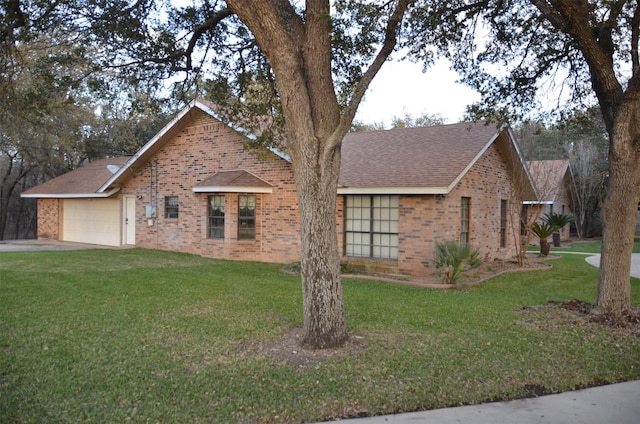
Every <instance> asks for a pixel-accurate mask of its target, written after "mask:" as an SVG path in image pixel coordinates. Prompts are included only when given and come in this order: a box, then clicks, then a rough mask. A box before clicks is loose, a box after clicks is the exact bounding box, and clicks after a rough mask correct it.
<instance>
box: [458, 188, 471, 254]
mask: <svg viewBox="0 0 640 424" xmlns="http://www.w3.org/2000/svg"><path fill="white" fill-rule="evenodd" d="M470 216H471V198H470V197H463V198H462V199H461V201H460V246H462V247H465V246H467V245H468V244H469V221H470Z"/></svg>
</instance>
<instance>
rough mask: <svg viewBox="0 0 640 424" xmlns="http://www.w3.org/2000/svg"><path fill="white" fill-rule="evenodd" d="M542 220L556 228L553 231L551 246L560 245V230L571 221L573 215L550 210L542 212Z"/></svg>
mask: <svg viewBox="0 0 640 424" xmlns="http://www.w3.org/2000/svg"><path fill="white" fill-rule="evenodd" d="M542 221H543V222H546V223H547V224H549V225H550V226H552V227H555V228H556V230H555V231H554V232H553V247H560V230H561V229H562V227H564V226H565V225H567V224H568V223H570V222H572V221H573V217H572V216H571V215H567V214H564V213H555V212H550V213H546V214H544V216H543V217H542Z"/></svg>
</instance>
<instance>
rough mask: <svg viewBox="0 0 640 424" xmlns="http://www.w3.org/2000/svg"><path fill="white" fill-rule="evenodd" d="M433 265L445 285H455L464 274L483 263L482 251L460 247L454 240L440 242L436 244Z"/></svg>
mask: <svg viewBox="0 0 640 424" xmlns="http://www.w3.org/2000/svg"><path fill="white" fill-rule="evenodd" d="M433 263H434V265H435V268H436V273H437V275H439V276H440V278H442V281H443V282H444V283H445V284H455V283H456V282H457V281H458V279H459V277H460V275H461V274H462V272H464V271H467V270H469V269H472V268H475V267H477V266H479V265H480V264H481V263H482V260H481V259H480V250H478V249H475V248H473V247H471V246H470V245H468V244H467V245H464V246H460V245H459V244H458V243H457V242H455V241H453V240H445V241H438V242H436V244H435V258H434V260H433Z"/></svg>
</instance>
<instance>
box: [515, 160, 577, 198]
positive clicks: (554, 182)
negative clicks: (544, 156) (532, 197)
mask: <svg viewBox="0 0 640 424" xmlns="http://www.w3.org/2000/svg"><path fill="white" fill-rule="evenodd" d="M527 165H528V167H529V171H530V172H531V176H532V178H533V182H534V184H535V185H536V188H537V190H538V193H539V195H540V199H539V200H538V201H537V202H525V203H541V204H549V205H550V204H552V203H553V202H555V200H556V198H557V197H558V194H559V193H560V189H561V188H562V185H563V180H564V178H565V176H566V175H567V173H568V174H569V176H570V177H572V174H571V167H570V165H569V160H568V159H559V160H536V161H530V162H527Z"/></svg>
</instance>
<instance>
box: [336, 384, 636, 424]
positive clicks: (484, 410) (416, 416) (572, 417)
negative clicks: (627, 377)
mask: <svg viewBox="0 0 640 424" xmlns="http://www.w3.org/2000/svg"><path fill="white" fill-rule="evenodd" d="M343 421H348V422H349V423H350V424H387V423H394V424H410V423H433V424H436V423H437V424H454V423H455V424H503V423H514V424H606V423H616V424H638V423H640V381H630V382H626V383H619V384H611V385H607V386H599V387H592V388H589V389H584V390H576V391H573V392H565V393H559V394H556V395H548V396H541V397H536V398H529V399H518V400H512V401H507V402H494V403H483V404H480V405H469V406H460V407H455V408H445V409H433V410H431V411H424V412H411V413H407V414H398V415H381V416H379V417H368V418H354V419H349V420H343Z"/></svg>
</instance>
